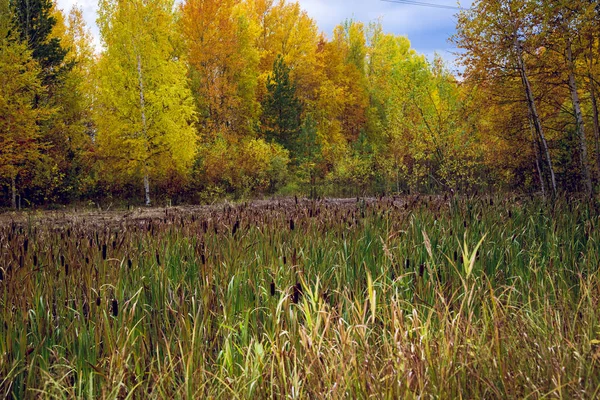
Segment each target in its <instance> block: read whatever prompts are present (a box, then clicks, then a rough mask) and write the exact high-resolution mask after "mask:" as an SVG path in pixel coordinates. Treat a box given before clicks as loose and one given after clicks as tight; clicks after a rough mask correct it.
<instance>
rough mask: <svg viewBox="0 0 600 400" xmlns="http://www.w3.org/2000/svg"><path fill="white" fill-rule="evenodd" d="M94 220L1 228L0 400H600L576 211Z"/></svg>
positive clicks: (595, 248)
mask: <svg viewBox="0 0 600 400" xmlns="http://www.w3.org/2000/svg"><path fill="white" fill-rule="evenodd" d="M148 212H151V211H148ZM96 218H98V217H96ZM101 221H102V222H100V220H99V219H95V217H94V216H93V215H84V216H82V215H72V216H69V215H67V217H66V219H65V217H64V216H62V214H61V219H60V220H59V221H57V220H54V219H53V215H52V214H41V215H38V216H36V217H33V218H29V219H28V220H27V221H24V222H22V221H20V220H18V219H16V220H15V221H14V222H10V223H6V224H4V225H0V249H2V251H3V253H2V254H3V256H2V257H0V316H1V318H0V320H1V321H2V323H0V397H8V398H40V397H41V398H74V397H86V398H106V399H112V398H166V397H172V398H284V397H289V398H335V399H337V398H366V397H376V398H415V397H434V398H459V397H464V398H526V397H527V398H546V397H565V398H595V397H597V396H598V395H599V394H600V356H599V355H600V350H599V349H600V346H599V343H600V308H599V307H598V304H600V272H599V266H600V229H599V228H600V226H599V224H600V218H599V215H598V210H597V208H596V207H595V205H593V204H590V203H588V202H585V201H577V200H572V199H571V200H569V201H566V200H557V201H556V202H555V203H553V204H547V203H544V202H542V201H541V200H538V199H535V198H533V199H516V198H511V197H506V198H500V197H497V198H493V199H491V198H482V197H474V198H470V199H460V198H456V197H446V198H443V197H431V198H429V197H427V198H422V197H417V196H411V197H402V198H400V197H397V198H392V197H382V198H378V199H362V198H361V199H358V201H356V200H355V199H351V200H326V199H321V200H308V199H301V198H297V199H296V198H291V199H282V200H279V201H257V202H251V203H247V204H229V205H227V206H226V207H223V206H211V207H188V208H170V209H169V210H168V211H165V212H162V211H161V212H159V213H154V214H152V215H151V216H147V215H144V214H142V215H140V216H139V217H131V216H128V217H121V216H120V215H118V214H117V213H115V214H113V215H112V217H111V218H107V216H106V215H103V216H102V220H101ZM28 224H30V227H28ZM25 243H27V244H25ZM107 243H109V244H110V245H109V246H107V245H106V244H107ZM107 247H108V248H107ZM107 253H109V254H107Z"/></svg>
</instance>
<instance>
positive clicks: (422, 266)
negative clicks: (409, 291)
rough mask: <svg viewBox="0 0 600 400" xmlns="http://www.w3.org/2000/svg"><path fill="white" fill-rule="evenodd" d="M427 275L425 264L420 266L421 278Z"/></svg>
mask: <svg viewBox="0 0 600 400" xmlns="http://www.w3.org/2000/svg"><path fill="white" fill-rule="evenodd" d="M424 273H425V264H421V265H419V276H420V277H421V278H422V277H423V274H424Z"/></svg>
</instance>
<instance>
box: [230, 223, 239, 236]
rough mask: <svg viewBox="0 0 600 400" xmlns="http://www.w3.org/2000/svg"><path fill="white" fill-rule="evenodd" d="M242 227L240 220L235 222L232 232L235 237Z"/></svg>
mask: <svg viewBox="0 0 600 400" xmlns="http://www.w3.org/2000/svg"><path fill="white" fill-rule="evenodd" d="M239 227H240V220H237V221H235V224H233V229H232V230H231V235H232V236H235V234H236V232H237V231H238V229H239Z"/></svg>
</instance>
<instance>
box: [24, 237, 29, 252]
mask: <svg viewBox="0 0 600 400" xmlns="http://www.w3.org/2000/svg"><path fill="white" fill-rule="evenodd" d="M28 248H29V239H28V238H25V240H24V241H23V252H24V253H25V254H27V249H28Z"/></svg>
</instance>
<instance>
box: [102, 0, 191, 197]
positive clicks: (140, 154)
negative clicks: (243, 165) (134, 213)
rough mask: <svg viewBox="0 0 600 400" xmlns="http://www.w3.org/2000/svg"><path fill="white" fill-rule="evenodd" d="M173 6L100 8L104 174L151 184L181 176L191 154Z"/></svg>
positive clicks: (162, 1)
mask: <svg viewBox="0 0 600 400" xmlns="http://www.w3.org/2000/svg"><path fill="white" fill-rule="evenodd" d="M172 10H173V1H171V0H128V1H121V0H101V1H100V9H99V17H98V26H99V28H100V34H101V38H102V42H103V46H104V50H103V52H102V55H101V58H100V61H99V65H98V75H99V93H98V110H97V115H96V124H97V127H98V132H97V141H98V146H99V152H100V155H101V157H102V159H103V161H107V163H106V165H107V166H108V169H109V170H112V172H113V173H117V175H121V174H125V175H126V176H133V177H137V178H141V180H142V181H143V186H144V197H145V203H146V205H148V206H149V205H150V204H151V198H150V179H151V178H152V177H153V176H154V177H156V176H160V174H161V173H165V171H167V170H169V169H175V170H178V171H186V170H187V169H188V168H189V167H190V166H191V164H192V162H193V160H194V156H195V154H196V149H197V137H196V133H195V130H194V127H193V121H194V118H195V111H194V104H193V99H192V95H191V92H190V89H189V86H188V82H187V77H186V65H185V63H184V61H183V60H182V57H181V55H180V54H178V52H177V46H176V44H177V40H178V38H177V37H176V33H175V32H176V29H175V15H174V13H173V11H172Z"/></svg>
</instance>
